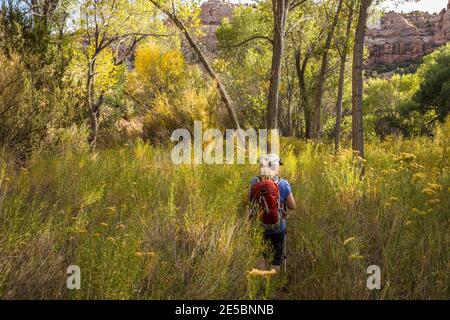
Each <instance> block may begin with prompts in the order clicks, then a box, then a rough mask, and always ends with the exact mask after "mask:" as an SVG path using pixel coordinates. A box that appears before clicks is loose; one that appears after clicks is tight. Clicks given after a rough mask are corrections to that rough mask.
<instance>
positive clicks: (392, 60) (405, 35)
mask: <svg viewBox="0 0 450 320" xmlns="http://www.w3.org/2000/svg"><path fill="white" fill-rule="evenodd" d="M448 41H450V0H449V4H448V7H447V9H443V10H442V11H441V12H440V13H435V14H430V13H428V12H419V11H415V12H411V13H397V12H393V11H390V12H387V13H386V14H385V15H383V16H382V17H381V19H380V22H379V24H378V25H377V26H376V27H372V28H369V30H368V32H367V37H366V44H367V46H368V48H369V53H370V54H369V59H368V60H367V65H366V66H367V68H368V69H372V70H376V69H378V70H380V69H382V71H389V70H390V69H391V70H392V69H395V68H396V67H397V66H407V65H408V64H414V63H415V62H417V61H418V60H419V59H420V58H421V57H423V56H424V55H426V54H428V53H430V52H432V51H433V50H435V49H436V48H437V47H439V46H442V45H444V44H446V43H447V42H448Z"/></svg>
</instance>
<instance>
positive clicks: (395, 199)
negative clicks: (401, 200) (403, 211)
mask: <svg viewBox="0 0 450 320" xmlns="http://www.w3.org/2000/svg"><path fill="white" fill-rule="evenodd" d="M389 200H390V201H391V202H397V201H398V198H397V197H391V198H390V199H389Z"/></svg>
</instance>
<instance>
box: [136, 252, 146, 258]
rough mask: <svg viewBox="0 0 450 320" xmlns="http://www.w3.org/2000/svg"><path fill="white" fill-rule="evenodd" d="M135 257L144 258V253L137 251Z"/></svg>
mask: <svg viewBox="0 0 450 320" xmlns="http://www.w3.org/2000/svg"><path fill="white" fill-rule="evenodd" d="M134 255H135V256H137V257H143V256H144V253H143V252H140V251H137V252H135V254H134Z"/></svg>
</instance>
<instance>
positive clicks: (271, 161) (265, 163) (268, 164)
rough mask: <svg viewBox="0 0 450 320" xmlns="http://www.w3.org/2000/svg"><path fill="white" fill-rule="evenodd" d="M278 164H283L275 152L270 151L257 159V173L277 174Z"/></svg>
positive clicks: (264, 174)
mask: <svg viewBox="0 0 450 320" xmlns="http://www.w3.org/2000/svg"><path fill="white" fill-rule="evenodd" d="M280 165H283V162H281V159H280V157H279V156H278V155H277V154H274V153H270V154H267V155H265V156H262V157H261V158H260V159H259V174H260V175H261V176H277V175H279V173H280Z"/></svg>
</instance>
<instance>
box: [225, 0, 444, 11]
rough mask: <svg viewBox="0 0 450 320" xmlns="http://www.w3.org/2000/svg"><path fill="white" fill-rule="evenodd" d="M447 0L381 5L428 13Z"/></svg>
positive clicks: (245, 0)
mask: <svg viewBox="0 0 450 320" xmlns="http://www.w3.org/2000/svg"><path fill="white" fill-rule="evenodd" d="M230 2H233V3H251V2H253V1H252V0H230ZM447 3H448V0H420V1H419V2H410V3H404V4H400V5H395V1H393V0H387V1H385V3H384V4H383V5H382V7H383V8H385V9H386V10H387V11H389V10H394V11H397V12H402V11H403V12H411V11H416V10H419V11H428V12H430V13H433V12H440V11H441V10H442V9H444V8H447Z"/></svg>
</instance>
